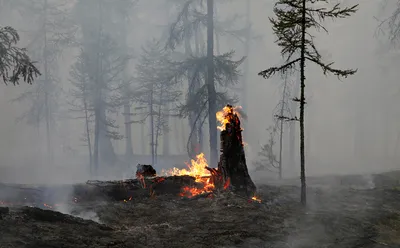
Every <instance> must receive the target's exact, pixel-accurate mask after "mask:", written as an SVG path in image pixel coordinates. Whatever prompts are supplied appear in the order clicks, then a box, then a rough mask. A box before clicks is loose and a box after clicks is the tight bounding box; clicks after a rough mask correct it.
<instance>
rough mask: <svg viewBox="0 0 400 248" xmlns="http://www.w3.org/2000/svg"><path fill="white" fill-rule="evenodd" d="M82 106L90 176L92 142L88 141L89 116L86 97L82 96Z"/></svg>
mask: <svg viewBox="0 0 400 248" xmlns="http://www.w3.org/2000/svg"><path fill="white" fill-rule="evenodd" d="M85 94H86V93H85ZM83 106H84V108H85V126H86V139H87V144H88V151H89V170H90V174H92V173H93V158H92V142H91V140H90V128H89V115H88V108H87V102H86V96H84V98H83Z"/></svg>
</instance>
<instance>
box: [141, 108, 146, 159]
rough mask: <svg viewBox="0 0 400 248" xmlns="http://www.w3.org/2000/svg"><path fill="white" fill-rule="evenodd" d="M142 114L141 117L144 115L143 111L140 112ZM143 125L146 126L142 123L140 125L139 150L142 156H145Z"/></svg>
mask: <svg viewBox="0 0 400 248" xmlns="http://www.w3.org/2000/svg"><path fill="white" fill-rule="evenodd" d="M141 112H142V115H144V112H145V111H144V110H142V111H141ZM145 125H146V122H143V123H140V140H141V144H140V145H141V150H142V155H145V154H146V145H145V143H146V141H145V138H144V127H145Z"/></svg>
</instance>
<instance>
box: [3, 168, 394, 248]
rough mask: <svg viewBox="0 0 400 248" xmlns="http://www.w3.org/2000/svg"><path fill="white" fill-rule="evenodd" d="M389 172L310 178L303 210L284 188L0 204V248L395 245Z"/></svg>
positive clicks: (293, 192)
mask: <svg viewBox="0 0 400 248" xmlns="http://www.w3.org/2000/svg"><path fill="white" fill-rule="evenodd" d="M391 175H393V174H392V173H390V174H387V175H384V174H380V175H373V176H370V177H369V178H370V179H371V180H373V181H374V182H373V183H374V187H369V186H368V185H371V181H370V180H369V181H368V182H367V181H366V182H365V184H366V187H353V185H347V184H345V182H352V181H355V180H347V179H349V178H345V179H343V178H340V179H337V180H336V181H339V182H343V183H342V184H335V185H333V184H332V185H328V181H329V180H327V179H321V180H318V179H315V182H313V179H310V185H309V192H308V195H309V205H308V207H307V208H303V207H301V206H300V204H299V203H298V202H299V199H298V196H299V194H300V190H299V188H298V187H297V186H296V185H288V184H286V185H274V186H272V185H262V184H261V185H260V184H258V185H257V188H258V197H259V198H260V199H261V200H262V202H261V203H259V202H257V201H251V200H248V199H245V198H243V197H240V196H237V195H235V194H233V193H231V192H222V193H216V194H214V195H213V198H209V197H197V198H193V199H186V198H181V197H179V196H174V195H167V194H162V195H157V196H141V197H135V196H133V197H132V199H131V200H128V201H115V200H110V199H108V200H104V199H103V200H100V199H96V200H91V201H82V202H78V203H76V204H70V205H68V211H66V210H65V211H63V212H64V213H61V212H58V211H54V210H56V209H41V208H38V207H27V206H9V207H1V208H0V233H1V235H0V247H1V248H3V247H4V248H8V247H10V248H11V247H13V248H19V247H21V248H22V247H66V248H67V247H71V248H72V247H73V248H81V247H82V248H83V247H85V248H87V247H96V248H97V247H116V248H123V247H139V248H140V247H158V248H163V247H165V248H167V247H168V248H169V247H172V248H173V247H177V248H178V247H182V248H183V247H185V248H186V247H192V248H196V247H221V248H222V247H226V248H228V247H249V248H256V247H272V248H275V247H276V248H278V247H279V248H283V247H295V248H321V247H335V248H342V247H343V248H347V247H348V248H351V247H363V248H378V247H385V248H387V247H393V248H394V247H400V239H399V237H400V228H399V226H400V212H399V209H400V191H399V188H398V180H389V179H388V178H389V176H391ZM333 181H335V180H331V182H333ZM381 182H385V183H384V184H383V183H381ZM388 182H391V183H388ZM313 183H314V185H312V184H313ZM359 184H360V183H359ZM63 209H66V208H63ZM67 212H68V213H69V214H65V213H67ZM88 213H90V214H88ZM77 216H81V217H84V218H80V217H77ZM91 219H92V220H91Z"/></svg>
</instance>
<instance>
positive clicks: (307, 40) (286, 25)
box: [259, 0, 358, 204]
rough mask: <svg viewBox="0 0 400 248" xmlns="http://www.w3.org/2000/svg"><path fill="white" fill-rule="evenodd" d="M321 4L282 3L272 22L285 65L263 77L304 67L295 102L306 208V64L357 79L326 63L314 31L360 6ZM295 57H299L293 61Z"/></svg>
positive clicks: (292, 0) (281, 0) (301, 0)
mask: <svg viewBox="0 0 400 248" xmlns="http://www.w3.org/2000/svg"><path fill="white" fill-rule="evenodd" d="M317 3H328V2H327V1H326V0H278V2H277V3H276V4H275V7H274V13H275V15H276V18H275V19H274V18H270V22H271V24H272V30H273V32H274V33H275V35H276V36H277V38H278V39H277V41H276V43H277V45H278V46H280V47H281V48H282V50H281V54H282V57H283V58H284V59H285V60H286V61H285V64H283V65H280V66H278V67H271V68H269V69H267V70H264V71H262V72H260V73H259V75H260V76H262V77H264V78H269V77H271V76H272V75H274V74H276V73H283V74H285V73H287V72H288V71H289V70H291V69H293V68H294V67H295V66H296V65H297V64H299V67H300V98H295V99H294V100H295V101H296V102H299V103H300V117H299V119H297V117H296V118H295V119H296V120H298V121H299V122H300V167H301V168H300V169H301V202H302V203H303V204H306V175H305V147H304V105H305V104H306V98H305V90H304V88H305V79H306V78H305V66H306V62H310V63H313V64H315V65H317V66H319V67H320V68H321V69H322V71H323V73H324V74H325V75H326V74H328V73H331V74H333V75H336V76H337V77H339V78H341V77H347V76H349V75H353V74H355V73H356V71H357V70H352V69H347V70H340V69H335V68H333V67H332V63H325V62H323V61H322V56H321V54H320V53H319V51H318V49H317V48H316V46H315V45H314V36H312V35H311V34H310V30H311V29H316V30H321V29H322V30H324V31H326V32H327V30H326V29H325V28H324V27H323V25H322V23H321V22H322V21H324V20H325V19H327V18H345V17H348V16H350V15H351V14H352V13H355V12H356V11H357V7H358V5H354V6H352V7H346V8H341V7H340V4H336V5H335V6H333V7H332V8H328V7H316V4H317ZM293 56H298V57H297V58H293Z"/></svg>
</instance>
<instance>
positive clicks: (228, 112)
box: [216, 105, 242, 131]
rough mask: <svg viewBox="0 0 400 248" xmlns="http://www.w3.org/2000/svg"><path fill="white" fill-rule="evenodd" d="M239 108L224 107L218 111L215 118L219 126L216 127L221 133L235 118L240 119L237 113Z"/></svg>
mask: <svg viewBox="0 0 400 248" xmlns="http://www.w3.org/2000/svg"><path fill="white" fill-rule="evenodd" d="M241 108H242V107H241V106H236V107H232V106H230V105H227V106H225V107H224V108H223V109H222V110H221V111H218V112H217V114H216V116H217V120H218V121H219V122H220V123H221V126H219V127H217V128H218V129H219V130H221V131H223V130H225V129H226V124H228V123H230V122H231V121H232V119H233V118H234V117H235V115H236V116H237V117H240V114H239V112H238V110H239V109H241Z"/></svg>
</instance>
